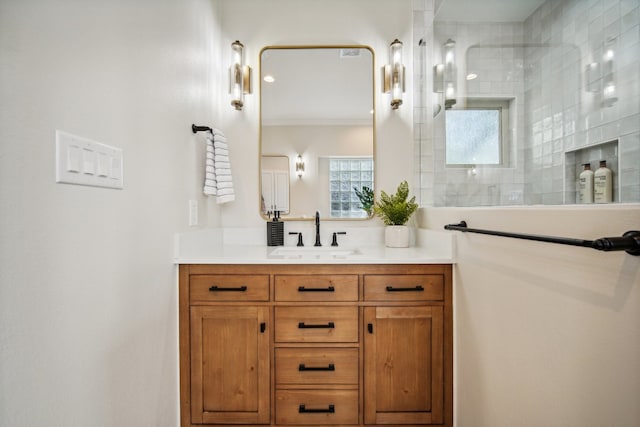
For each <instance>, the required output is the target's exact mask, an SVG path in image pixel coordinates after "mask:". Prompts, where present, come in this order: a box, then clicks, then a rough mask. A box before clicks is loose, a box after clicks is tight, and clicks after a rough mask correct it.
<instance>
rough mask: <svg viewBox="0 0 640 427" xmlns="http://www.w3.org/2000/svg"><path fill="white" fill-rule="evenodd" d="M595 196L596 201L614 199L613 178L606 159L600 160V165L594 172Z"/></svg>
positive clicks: (607, 201) (608, 201)
mask: <svg viewBox="0 0 640 427" xmlns="http://www.w3.org/2000/svg"><path fill="white" fill-rule="evenodd" d="M593 198H594V201H595V202H596V203H611V202H612V201H613V178H612V177H611V169H609V168H608V167H607V161H606V160H600V167H599V168H598V170H597V171H595V173H594V174H593Z"/></svg>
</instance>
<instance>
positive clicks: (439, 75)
mask: <svg viewBox="0 0 640 427" xmlns="http://www.w3.org/2000/svg"><path fill="white" fill-rule="evenodd" d="M443 57H444V63H443V64H437V65H435V66H434V67H433V91H434V92H435V93H442V94H444V108H445V109H449V108H451V107H453V106H454V105H455V104H456V96H457V83H458V82H457V80H458V71H457V67H456V42H455V41H454V40H452V39H448V40H447V41H446V42H445V43H444V45H443Z"/></svg>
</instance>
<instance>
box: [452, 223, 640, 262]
mask: <svg viewBox="0 0 640 427" xmlns="http://www.w3.org/2000/svg"><path fill="white" fill-rule="evenodd" d="M444 229H445V230H456V231H463V232H467V233H478V234H488V235H490V236H501V237H512V238H514V239H525V240H534V241H536V242H548V243H558V244H561V245H571V246H581V247H585V248H592V249H597V250H599V251H606V252H609V251H626V252H627V253H628V254H631V255H635V256H640V231H637V230H632V231H627V232H626V233H624V234H623V235H622V237H603V238H600V239H596V240H583V239H571V238H566V237H551V236H537V235H534V234H519V233H507V232H504V231H492V230H482V229H479V228H469V227H467V223H466V221H460V222H459V223H458V224H448V225H445V226H444Z"/></svg>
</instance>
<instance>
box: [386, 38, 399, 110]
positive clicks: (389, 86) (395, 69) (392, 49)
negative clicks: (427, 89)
mask: <svg viewBox="0 0 640 427" xmlns="http://www.w3.org/2000/svg"><path fill="white" fill-rule="evenodd" d="M389 62H390V64H387V65H385V66H384V67H383V68H382V91H383V92H384V93H391V108H392V109H394V110H397V109H398V107H399V106H400V105H402V93H403V92H404V64H403V63H402V42H401V41H400V40H398V39H395V40H394V41H392V42H391V45H389Z"/></svg>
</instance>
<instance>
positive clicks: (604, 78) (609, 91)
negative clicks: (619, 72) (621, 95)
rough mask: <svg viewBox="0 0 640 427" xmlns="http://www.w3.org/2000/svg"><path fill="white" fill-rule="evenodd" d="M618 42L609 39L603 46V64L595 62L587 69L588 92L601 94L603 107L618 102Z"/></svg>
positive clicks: (588, 65)
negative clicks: (616, 69)
mask: <svg viewBox="0 0 640 427" xmlns="http://www.w3.org/2000/svg"><path fill="white" fill-rule="evenodd" d="M616 41H617V40H616V38H610V39H608V40H607V41H606V42H605V43H604V45H603V49H602V50H603V52H604V53H603V54H602V62H597V61H594V62H592V63H590V64H587V66H586V69H585V84H586V90H587V92H593V93H600V94H601V96H602V101H601V105H602V106H603V107H611V106H612V105H613V104H615V103H616V102H617V101H618V96H617V90H616V81H615V73H614V66H615V64H614V59H615V50H616V49H615V48H616Z"/></svg>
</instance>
